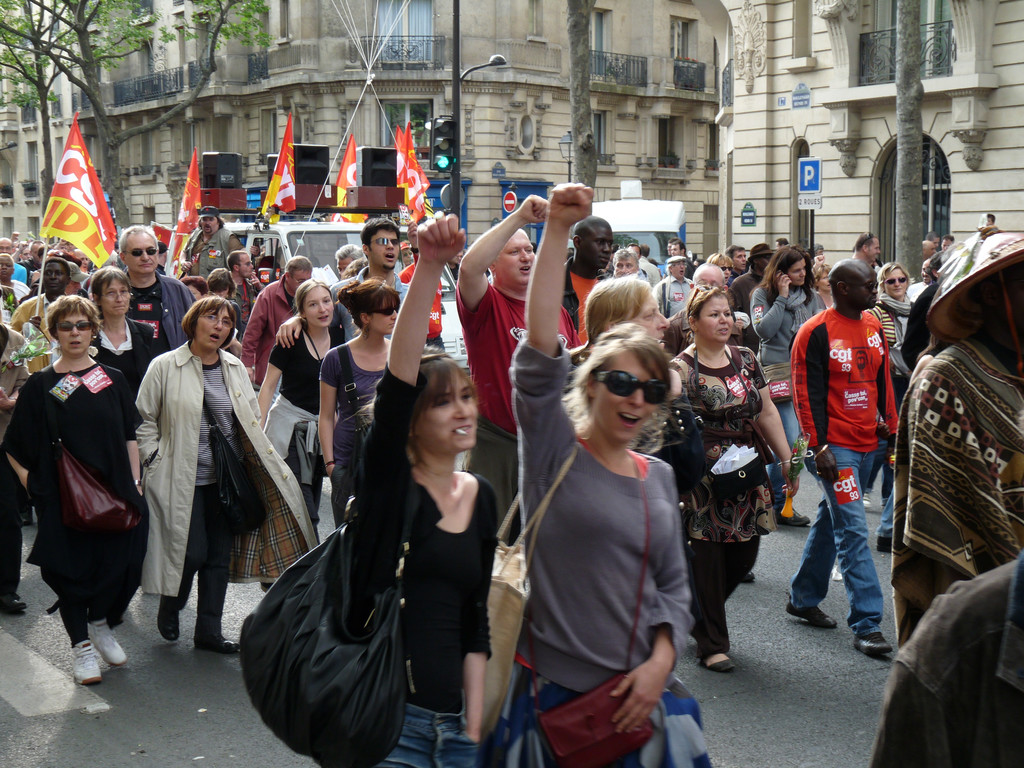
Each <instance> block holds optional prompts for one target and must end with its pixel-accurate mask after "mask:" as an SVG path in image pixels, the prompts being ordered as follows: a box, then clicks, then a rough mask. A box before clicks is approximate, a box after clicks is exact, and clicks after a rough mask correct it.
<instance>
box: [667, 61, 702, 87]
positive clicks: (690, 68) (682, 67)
mask: <svg viewBox="0 0 1024 768" xmlns="http://www.w3.org/2000/svg"><path fill="white" fill-rule="evenodd" d="M706 71H707V65H705V64H704V62H703V61H689V60H676V61H675V62H674V65H673V70H672V83H673V85H675V87H676V88H681V89H682V90H684V91H703V90H704V83H705V77H706V74H705V73H706Z"/></svg>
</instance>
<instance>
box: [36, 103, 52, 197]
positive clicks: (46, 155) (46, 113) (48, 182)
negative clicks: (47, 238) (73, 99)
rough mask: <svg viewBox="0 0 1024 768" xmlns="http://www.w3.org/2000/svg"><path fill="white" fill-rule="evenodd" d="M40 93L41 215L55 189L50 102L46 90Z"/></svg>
mask: <svg viewBox="0 0 1024 768" xmlns="http://www.w3.org/2000/svg"><path fill="white" fill-rule="evenodd" d="M39 95H40V99H39V122H40V124H41V126H42V130H43V136H42V141H43V167H42V168H41V169H39V192H40V196H41V197H42V200H43V212H42V213H41V214H40V216H45V215H46V208H47V206H48V205H49V204H50V193H51V192H52V191H53V146H52V143H51V141H50V102H49V101H48V100H47V98H46V93H45V91H42V90H40V92H39Z"/></svg>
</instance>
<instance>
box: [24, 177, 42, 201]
mask: <svg viewBox="0 0 1024 768" xmlns="http://www.w3.org/2000/svg"><path fill="white" fill-rule="evenodd" d="M21 191H22V192H24V193H25V197H28V198H33V197H39V182H38V181H23V182H21Z"/></svg>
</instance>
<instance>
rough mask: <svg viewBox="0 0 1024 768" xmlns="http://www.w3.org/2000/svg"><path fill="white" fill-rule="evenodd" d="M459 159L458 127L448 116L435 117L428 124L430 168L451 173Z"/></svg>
mask: <svg viewBox="0 0 1024 768" xmlns="http://www.w3.org/2000/svg"><path fill="white" fill-rule="evenodd" d="M458 158H459V126H458V124H457V123H456V122H455V119H454V118H452V117H451V116H450V115H441V116H440V117H435V118H434V120H433V121H432V122H431V124H430V167H431V168H432V169H433V170H435V171H439V172H441V173H451V172H452V171H453V170H455V163H456V162H458Z"/></svg>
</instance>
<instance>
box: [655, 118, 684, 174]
mask: <svg viewBox="0 0 1024 768" xmlns="http://www.w3.org/2000/svg"><path fill="white" fill-rule="evenodd" d="M657 122H658V165H659V166H660V167H662V168H678V167H679V154H678V153H677V152H676V149H675V147H676V142H675V136H674V135H673V133H674V132H673V125H672V120H671V119H670V118H667V117H660V118H658V120H657ZM680 122H682V121H680Z"/></svg>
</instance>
